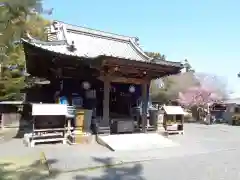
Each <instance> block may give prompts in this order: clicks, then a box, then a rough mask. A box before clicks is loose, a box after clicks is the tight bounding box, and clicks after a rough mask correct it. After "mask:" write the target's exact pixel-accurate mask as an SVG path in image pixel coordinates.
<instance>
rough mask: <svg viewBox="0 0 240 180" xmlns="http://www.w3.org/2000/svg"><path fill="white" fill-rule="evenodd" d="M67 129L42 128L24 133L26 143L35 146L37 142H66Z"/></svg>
mask: <svg viewBox="0 0 240 180" xmlns="http://www.w3.org/2000/svg"><path fill="white" fill-rule="evenodd" d="M64 131H65V129H61V130H60V129H56V130H54V129H51V130H49V129H48V130H47V129H41V130H34V131H33V132H32V133H28V134H25V135H24V144H26V145H27V146H30V147H34V146H35V144H36V143H51V142H62V143H63V144H66V138H65V133H64Z"/></svg>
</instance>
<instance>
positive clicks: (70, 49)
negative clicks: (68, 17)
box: [67, 41, 77, 52]
mask: <svg viewBox="0 0 240 180" xmlns="http://www.w3.org/2000/svg"><path fill="white" fill-rule="evenodd" d="M67 49H68V50H69V51H70V52H74V51H76V50H77V48H76V47H75V44H74V41H72V44H71V45H69V46H68V47H67Z"/></svg>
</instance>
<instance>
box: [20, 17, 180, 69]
mask: <svg viewBox="0 0 240 180" xmlns="http://www.w3.org/2000/svg"><path fill="white" fill-rule="evenodd" d="M48 33H49V35H53V34H54V35H55V37H56V38H55V39H54V40H53V41H48V42H44V41H39V40H36V39H34V38H32V37H30V36H29V40H24V39H23V42H25V43H30V44H32V45H34V46H36V47H39V48H42V49H45V50H48V51H52V52H56V53H61V54H66V55H71V56H78V57H85V58H96V57H99V56H109V57H116V58H122V59H129V60H135V61H141V62H151V63H156V64H161V65H170V66H177V67H179V65H180V64H181V63H174V62H170V61H164V62H152V61H151V58H150V57H148V56H147V55H146V54H145V53H144V51H143V50H142V49H141V48H140V47H139V45H138V39H137V38H135V37H129V36H121V35H117V34H113V33H107V32H103V31H99V30H94V29H89V28H85V27H79V26H73V25H69V24H65V23H63V22H59V21H54V22H53V24H52V25H51V26H50V27H49V28H48ZM71 44H74V47H75V48H76V49H75V51H69V46H70V45H71Z"/></svg>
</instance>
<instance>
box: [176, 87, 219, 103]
mask: <svg viewBox="0 0 240 180" xmlns="http://www.w3.org/2000/svg"><path fill="white" fill-rule="evenodd" d="M219 100H221V97H219V96H218V95H217V94H216V93H214V92H213V91H212V90H210V89H208V88H204V87H191V88H189V89H187V90H186V91H185V92H180V93H179V98H178V102H179V103H180V104H181V105H183V106H194V105H197V106H199V105H206V104H209V103H213V102H216V101H219Z"/></svg>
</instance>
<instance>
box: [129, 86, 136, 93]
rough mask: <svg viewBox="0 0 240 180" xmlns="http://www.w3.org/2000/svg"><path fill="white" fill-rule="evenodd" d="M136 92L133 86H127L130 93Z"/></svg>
mask: <svg viewBox="0 0 240 180" xmlns="http://www.w3.org/2000/svg"><path fill="white" fill-rule="evenodd" d="M135 91H136V89H135V87H134V86H132V85H131V86H129V92H130V93H134V92H135Z"/></svg>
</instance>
